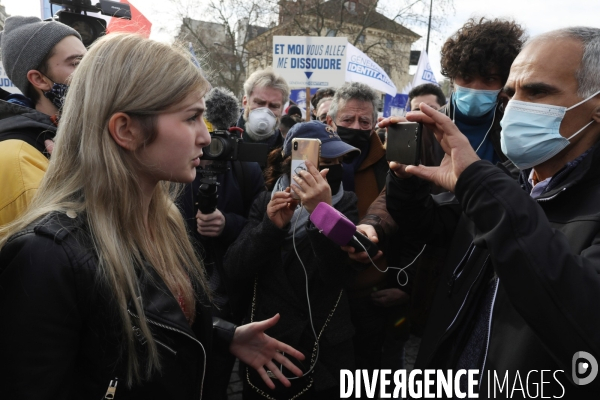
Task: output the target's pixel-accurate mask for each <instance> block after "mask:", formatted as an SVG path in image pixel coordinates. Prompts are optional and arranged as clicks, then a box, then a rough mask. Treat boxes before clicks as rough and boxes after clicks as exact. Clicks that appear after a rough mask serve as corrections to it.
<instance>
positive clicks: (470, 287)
mask: <svg viewBox="0 0 600 400" xmlns="http://www.w3.org/2000/svg"><path fill="white" fill-rule="evenodd" d="M489 258H490V256H489V254H488V256H487V257H486V258H485V261H484V262H483V265H482V267H481V269H480V270H479V273H478V274H477V276H476V277H475V279H474V280H473V282H471V286H469V290H468V291H467V294H466V295H465V298H464V299H463V302H462V304H461V305H460V308H459V309H458V311H457V312H456V315H455V316H454V319H453V320H452V322H450V325H448V328H446V332H444V334H446V333H448V331H449V330H450V328H452V326H453V325H454V323H455V322H456V319H457V318H458V316H459V314H460V312H461V311H462V309H463V307H464V306H465V303H466V302H467V299H468V298H469V294H470V293H471V289H473V285H475V282H477V280H478V279H479V277H480V276H481V273H482V272H483V270H484V269H485V266H486V264H487V261H488V259H489ZM441 340H442V339H441V338H440V341H441Z"/></svg>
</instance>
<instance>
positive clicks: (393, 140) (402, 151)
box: [385, 122, 423, 165]
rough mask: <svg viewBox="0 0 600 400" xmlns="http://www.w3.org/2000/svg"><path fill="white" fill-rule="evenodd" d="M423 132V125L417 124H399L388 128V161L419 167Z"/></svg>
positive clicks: (386, 152)
mask: <svg viewBox="0 0 600 400" xmlns="http://www.w3.org/2000/svg"><path fill="white" fill-rule="evenodd" d="M422 131H423V125H421V124H420V123H417V122H399V123H397V124H393V125H390V126H388V127H387V140H386V150H385V154H386V158H387V160H388V161H395V162H397V163H400V164H405V165H419V162H420V161H421V133H422Z"/></svg>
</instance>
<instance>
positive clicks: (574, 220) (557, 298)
mask: <svg viewBox="0 0 600 400" xmlns="http://www.w3.org/2000/svg"><path fill="white" fill-rule="evenodd" d="M510 166H511V164H510V163H506V165H505V166H504V168H498V167H496V166H493V165H491V164H490V163H489V162H487V161H477V162H475V163H473V164H472V165H470V166H469V167H468V168H467V169H465V170H464V171H463V173H462V174H461V176H460V178H459V179H458V181H457V183H456V188H455V196H454V195H453V194H452V193H445V194H440V195H437V196H431V195H430V194H429V184H428V183H427V182H425V181H422V180H419V179H417V178H415V177H413V178H410V179H405V180H401V179H397V178H396V177H395V176H393V175H392V174H389V175H388V186H387V193H388V197H387V206H388V210H389V211H390V214H391V215H392V217H394V219H395V220H396V222H397V223H398V225H400V226H403V227H404V229H403V230H402V234H403V235H404V236H405V239H406V240H416V241H421V242H426V243H434V244H435V243H437V244H450V247H449V248H450V250H449V253H448V257H447V260H446V263H445V266H444V271H443V273H442V276H441V278H440V285H439V286H438V290H437V293H436V298H435V300H434V304H433V308H432V311H431V315H430V317H429V321H428V324H427V328H426V330H425V334H424V336H423V340H422V342H421V348H420V350H419V355H418V357H417V361H416V363H415V368H420V369H425V368H434V369H442V370H445V369H451V368H456V366H457V361H458V360H459V358H460V356H461V354H463V352H464V348H465V342H466V340H467V339H468V338H469V335H470V333H471V331H472V329H471V326H472V325H471V324H472V323H473V321H474V319H475V317H476V316H477V310H478V309H479V310H481V307H482V306H487V307H491V308H490V309H491V312H490V313H489V321H488V324H486V326H488V327H489V328H488V332H487V334H486V335H487V337H486V339H485V340H484V342H483V343H484V348H483V349H482V350H483V352H482V355H483V359H482V362H483V363H482V365H483V374H482V375H480V381H481V392H480V398H488V396H489V393H490V392H488V390H489V388H492V393H493V386H494V379H495V377H494V375H493V374H494V372H495V373H497V375H498V377H499V382H500V384H501V382H502V380H503V378H504V376H505V374H506V373H508V388H509V389H508V390H510V388H512V387H513V384H514V383H515V381H516V379H517V375H516V374H517V373H519V375H520V377H521V379H522V386H523V387H527V390H528V393H530V394H531V395H532V396H533V394H534V393H535V390H536V388H535V386H534V385H535V384H536V383H537V384H538V385H539V384H540V383H541V379H543V381H544V382H546V383H545V384H544V395H543V396H550V397H551V396H555V397H557V398H566V399H572V398H573V399H592V398H598V396H599V395H600V379H599V378H596V379H595V380H594V381H593V382H592V383H590V384H588V385H586V386H577V385H575V384H574V383H573V379H572V369H573V367H574V364H575V361H573V360H574V359H573V357H574V355H575V354H576V353H578V352H580V351H585V352H587V353H590V354H592V355H593V356H594V357H595V358H596V360H600V307H598V304H600V275H599V274H600V145H598V144H597V145H595V146H594V147H593V148H592V149H591V150H590V152H589V153H588V154H587V156H586V157H585V158H584V159H583V160H582V161H581V162H580V164H579V165H577V167H575V168H574V169H572V170H571V171H570V172H568V175H566V177H565V178H564V179H563V180H562V181H560V182H559V183H558V184H557V186H556V187H553V188H552V189H551V190H549V191H548V192H546V193H544V194H543V195H541V196H540V197H538V198H537V199H535V200H534V199H532V198H531V196H530V194H529V193H528V192H527V191H526V190H523V189H522V188H521V187H519V183H517V181H516V180H515V179H514V176H512V177H511V176H509V174H507V172H509V171H510V172H513V171H511V169H510V168H509V167H510ZM513 167H514V166H513ZM503 169H504V170H503ZM513 175H514V174H513ZM493 276H496V277H497V278H498V282H499V283H498V285H497V286H496V287H495V289H494V291H493V298H492V300H491V302H490V303H487V304H484V303H483V299H484V294H485V292H486V287H488V286H487V285H488V284H489V282H490V278H492V277H493ZM542 370H544V371H552V372H546V374H545V376H540V374H541V371H542ZM559 370H562V371H563V372H560V373H558V372H556V371H559ZM529 371H535V372H534V373H533V376H531V377H529V378H528V381H527V382H526V378H527V377H528V373H529ZM555 372H556V375H555V376H553V373H555ZM488 373H489V375H488ZM516 384H517V386H519V383H518V382H517V383H516ZM495 387H496V396H495V398H510V395H509V394H508V393H507V389H506V388H505V390H504V391H502V392H500V393H498V392H497V391H498V385H495ZM538 390H539V387H538ZM523 394H524V393H523V392H521V391H517V392H516V393H515V394H514V396H513V397H512V398H520V397H519V396H522V395H523Z"/></svg>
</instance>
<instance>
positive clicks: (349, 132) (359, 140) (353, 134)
mask: <svg viewBox="0 0 600 400" xmlns="http://www.w3.org/2000/svg"><path fill="white" fill-rule="evenodd" d="M337 134H338V135H339V136H340V139H342V141H344V142H346V143H348V144H349V145H350V146H354V147H356V148H357V149H359V150H363V149H364V148H365V147H367V145H368V144H369V137H370V136H371V129H352V128H346V127H344V126H339V125H338V126H337Z"/></svg>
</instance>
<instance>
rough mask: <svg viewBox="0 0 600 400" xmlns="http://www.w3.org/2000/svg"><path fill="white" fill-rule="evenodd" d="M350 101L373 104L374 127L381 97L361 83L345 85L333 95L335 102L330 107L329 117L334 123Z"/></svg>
mask: <svg viewBox="0 0 600 400" xmlns="http://www.w3.org/2000/svg"><path fill="white" fill-rule="evenodd" d="M349 100H358V101H366V102H371V104H373V126H375V124H376V123H377V107H378V106H379V96H378V95H377V92H375V91H374V90H373V89H371V88H370V87H369V86H367V85H365V84H364V83H360V82H349V83H345V84H344V85H343V86H342V87H340V88H339V89H338V90H337V91H336V92H335V94H334V95H333V101H332V102H331V105H330V106H329V112H328V113H327V115H329V116H330V117H331V119H332V120H333V122H335V121H336V119H335V118H336V117H337V113H338V110H339V109H340V108H341V107H343V106H344V105H345V104H346V103H347V102H348V101H349Z"/></svg>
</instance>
